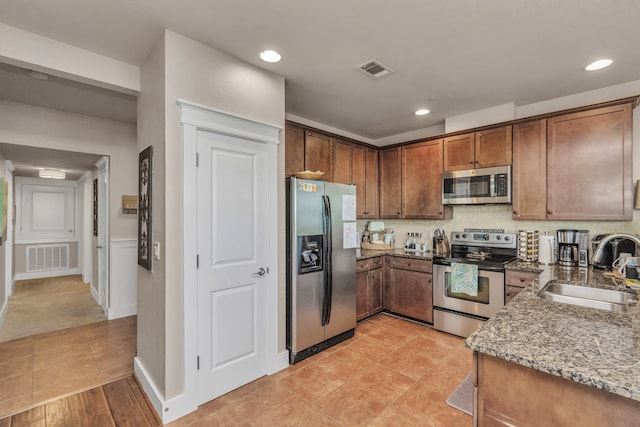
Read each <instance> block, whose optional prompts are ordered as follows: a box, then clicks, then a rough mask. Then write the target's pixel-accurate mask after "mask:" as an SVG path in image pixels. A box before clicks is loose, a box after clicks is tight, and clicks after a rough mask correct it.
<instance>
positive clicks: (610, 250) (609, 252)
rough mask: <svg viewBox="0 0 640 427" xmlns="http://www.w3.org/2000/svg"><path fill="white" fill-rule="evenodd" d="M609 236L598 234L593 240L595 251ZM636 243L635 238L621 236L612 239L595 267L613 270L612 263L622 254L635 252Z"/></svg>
mask: <svg viewBox="0 0 640 427" xmlns="http://www.w3.org/2000/svg"><path fill="white" fill-rule="evenodd" d="M607 236H609V235H608V234H598V235H597V236H595V237H594V238H593V240H592V241H591V245H592V249H593V253H595V252H596V248H597V247H598V244H599V243H600V241H601V240H602V239H604V238H605V237H607ZM635 251H636V244H635V243H634V242H633V240H629V239H625V238H624V237H619V238H615V239H611V241H610V242H608V243H605V245H604V247H603V252H602V258H601V259H600V260H599V261H598V262H594V263H593V266H594V267H595V268H600V269H605V270H611V265H612V264H613V262H614V261H615V260H616V259H618V257H619V256H620V254H622V253H627V254H631V256H633V254H635Z"/></svg>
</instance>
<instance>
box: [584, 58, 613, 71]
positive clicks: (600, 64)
mask: <svg viewBox="0 0 640 427" xmlns="http://www.w3.org/2000/svg"><path fill="white" fill-rule="evenodd" d="M612 62H613V61H612V60H610V59H599V60H597V61H595V62H592V63H591V64H589V65H587V66H586V67H584V69H585V70H587V71H595V70H600V69H602V68H605V67H608V66H609V65H611V63H612Z"/></svg>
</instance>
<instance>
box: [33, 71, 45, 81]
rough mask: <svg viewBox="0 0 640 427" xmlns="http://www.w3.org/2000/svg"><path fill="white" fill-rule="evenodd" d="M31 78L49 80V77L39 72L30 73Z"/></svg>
mask: <svg viewBox="0 0 640 427" xmlns="http://www.w3.org/2000/svg"><path fill="white" fill-rule="evenodd" d="M29 76H30V77H32V78H34V79H36V80H49V76H48V75H46V74H45V73H41V72H39V71H33V70H31V71H29Z"/></svg>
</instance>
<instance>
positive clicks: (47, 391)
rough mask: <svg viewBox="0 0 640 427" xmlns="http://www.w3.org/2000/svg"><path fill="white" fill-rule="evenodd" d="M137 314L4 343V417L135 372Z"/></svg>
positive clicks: (0, 358) (0, 369) (0, 381)
mask: <svg viewBox="0 0 640 427" xmlns="http://www.w3.org/2000/svg"><path fill="white" fill-rule="evenodd" d="M135 354H136V316H130V317H125V318H121V319H116V320H110V321H106V320H105V321H102V322H97V323H92V324H89V325H83V326H78V327H75V328H69V329H63V330H59V331H54V332H49V333H46V334H40V335H34V336H30V337H26V338H20V339H17V340H13V341H7V342H3V343H0V418H1V417H6V416H7V415H10V414H15V413H16V412H20V411H24V410H26V409H29V408H32V407H34V406H38V405H41V404H42V403H44V402H50V401H51V400H52V399H58V398H60V397H63V396H68V395H69V394H71V393H78V392H79V391H83V390H87V389H90V388H94V387H97V386H99V385H102V384H105V383H109V382H111V381H114V380H117V379H120V378H123V377H126V376H130V375H131V374H132V373H133V357H134V356H135Z"/></svg>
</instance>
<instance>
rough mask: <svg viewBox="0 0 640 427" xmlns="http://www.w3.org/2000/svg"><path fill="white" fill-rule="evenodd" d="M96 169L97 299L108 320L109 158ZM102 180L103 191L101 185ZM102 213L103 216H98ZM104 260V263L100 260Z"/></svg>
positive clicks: (104, 158) (100, 161)
mask: <svg viewBox="0 0 640 427" xmlns="http://www.w3.org/2000/svg"><path fill="white" fill-rule="evenodd" d="M96 168H97V169H98V246H102V247H101V248H99V249H98V251H103V253H104V255H103V257H104V258H103V257H101V256H100V253H99V252H98V297H99V302H98V304H100V306H101V307H102V309H103V310H104V315H105V316H107V319H108V318H109V158H108V157H107V156H104V157H102V158H101V159H100V160H98V161H97V162H96ZM102 179H104V190H105V191H100V188H102V185H101V184H102V183H101V182H100V181H101V180H102ZM100 212H104V215H100ZM102 259H104V262H101V260H102ZM103 279H104V280H103Z"/></svg>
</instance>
